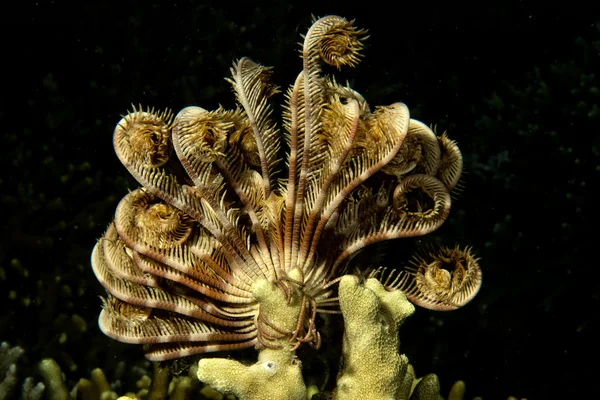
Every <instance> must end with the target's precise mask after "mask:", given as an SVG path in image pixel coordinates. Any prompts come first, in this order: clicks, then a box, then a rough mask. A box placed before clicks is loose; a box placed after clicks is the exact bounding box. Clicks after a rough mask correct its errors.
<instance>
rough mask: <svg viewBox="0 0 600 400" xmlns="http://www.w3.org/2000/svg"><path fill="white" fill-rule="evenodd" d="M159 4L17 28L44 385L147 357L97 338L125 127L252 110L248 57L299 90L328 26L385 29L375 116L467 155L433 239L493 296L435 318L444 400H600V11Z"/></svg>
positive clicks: (412, 336)
mask: <svg viewBox="0 0 600 400" xmlns="http://www.w3.org/2000/svg"><path fill="white" fill-rule="evenodd" d="M150 3H151V2H141V1H135V2H126V3H121V4H118V3H111V2H87V3H86V4H85V5H84V4H80V5H77V6H72V5H68V4H67V3H66V2H61V1H54V2H51V1H40V2H36V3H34V2H30V3H24V4H25V5H23V4H21V5H19V6H18V7H21V8H20V9H19V10H18V12H17V11H15V12H14V13H13V14H9V13H6V14H5V21H4V22H3V24H2V27H1V28H0V29H1V30H2V31H1V33H2V38H3V40H2V47H3V48H2V61H1V64H2V66H3V73H2V75H1V76H2V82H3V84H2V86H3V88H2V89H1V91H0V101H1V104H0V105H1V107H0V122H1V125H0V126H1V138H2V139H1V141H0V167H1V168H2V169H1V171H2V173H1V175H0V206H1V208H2V223H1V224H0V227H1V228H2V230H1V241H0V304H1V308H0V340H6V341H9V342H10V343H11V344H19V345H21V346H23V347H24V348H25V349H26V352H27V355H28V359H27V360H26V361H25V362H24V365H23V367H22V369H23V373H26V372H27V373H31V374H33V373H35V371H34V369H33V368H32V367H31V366H33V365H34V363H35V362H36V361H37V360H39V359H41V358H42V357H54V358H55V359H56V360H57V361H58V362H59V364H60V365H61V367H62V368H63V371H64V372H65V373H66V377H67V379H68V380H69V382H75V381H76V380H77V379H78V378H79V377H81V376H87V375H89V371H90V370H91V368H94V367H97V366H99V367H102V368H104V369H105V370H106V371H107V374H108V375H110V373H111V368H114V364H115V361H116V360H121V359H125V360H137V359H140V358H141V355H142V352H141V347H139V346H125V345H120V344H118V343H116V342H114V341H112V340H110V339H108V338H105V337H104V336H103V335H102V334H101V333H100V332H99V330H98V329H97V326H96V318H97V315H98V312H99V309H100V300H99V298H98V296H99V295H101V294H102V293H103V290H102V288H101V287H100V285H99V284H98V283H97V282H96V279H95V277H94V276H93V274H92V271H91V268H90V266H89V254H90V251H91V249H92V247H93V245H94V243H95V240H96V239H97V238H98V237H100V235H101V234H102V233H103V231H104V229H105V228H106V226H107V224H108V223H109V221H110V220H111V218H112V214H113V212H114V208H115V206H116V204H117V202H118V200H119V199H120V198H121V197H122V196H123V195H124V194H126V193H127V190H128V189H133V188H135V187H137V184H136V183H135V182H134V181H133V179H132V178H130V177H129V175H128V173H127V171H126V170H125V169H124V168H123V167H122V166H121V165H120V163H119V161H118V160H117V158H116V156H115V155H114V152H113V149H112V143H111V138H112V130H113V128H114V125H115V124H116V122H117V121H118V120H119V118H120V114H123V113H125V112H127V110H128V109H130V105H131V104H132V103H134V104H138V103H141V104H143V105H148V106H155V107H158V108H161V109H162V108H171V109H173V110H179V109H181V108H183V107H184V106H187V105H192V104H195V105H200V106H202V107H204V108H207V109H214V108H216V107H217V106H218V105H219V104H223V105H224V106H225V107H233V105H234V100H233V95H232V94H231V91H230V88H229V86H228V84H227V83H226V82H225V81H224V80H223V78H224V77H225V76H226V75H227V74H228V70H229V66H230V65H231V62H232V61H233V60H235V59H237V58H239V57H241V56H249V57H251V58H252V59H254V60H255V61H257V62H260V63H262V64H264V65H272V66H274V67H275V76H274V79H275V81H276V83H278V84H279V85H280V86H282V87H284V88H285V87H287V85H289V84H291V83H292V82H293V80H294V78H295V76H296V74H297V73H298V72H299V70H300V69H301V60H300V58H299V52H298V50H299V46H298V45H297V42H299V40H300V37H299V35H300V34H301V33H305V32H306V30H307V28H308V27H309V26H310V22H311V14H314V15H316V16H323V15H327V14H338V15H341V16H344V17H346V18H349V19H352V18H355V19H356V24H357V25H358V26H359V27H361V28H365V29H368V30H369V33H370V35H371V37H370V39H369V40H368V42H367V43H368V45H367V47H366V49H365V52H364V53H365V58H364V61H363V62H362V63H361V64H359V66H358V67H357V68H356V69H355V70H352V71H341V73H339V74H337V77H338V80H339V81H342V82H344V81H345V80H348V81H349V82H350V83H351V85H352V87H353V88H355V89H356V90H358V91H359V92H360V93H362V94H363V96H364V97H365V98H366V100H367V101H368V102H369V103H370V104H371V105H380V104H382V105H383V104H389V103H392V102H396V101H402V102H404V103H406V104H407V105H408V107H409V109H410V110H411V116H412V117H413V118H417V119H420V120H422V121H424V122H425V123H437V126H438V129H439V130H442V131H443V130H447V131H448V132H449V134H450V135H451V137H452V138H453V139H455V140H457V141H458V143H459V146H460V148H461V150H462V152H463V156H464V158H465V175H464V184H465V189H464V191H463V193H462V195H461V196H460V197H459V199H458V200H457V201H456V202H455V204H454V205H453V209H452V212H451V217H450V218H449V220H448V221H447V222H446V223H445V225H444V226H443V227H442V228H441V229H440V230H439V231H437V232H436V233H434V234H433V235H432V237H433V240H435V241H438V242H440V243H444V244H450V245H452V244H454V243H455V242H458V243H461V244H463V245H471V246H473V248H474V251H475V252H476V253H477V254H478V255H479V256H480V257H481V258H482V260H481V266H482V268H483V273H484V284H483V288H482V290H481V293H480V294H479V295H478V297H477V298H476V299H475V300H474V301H473V302H472V303H471V304H469V305H468V306H466V307H464V308H463V309H460V310H458V311H454V312H451V313H438V312H430V311H426V310H422V309H420V310H418V311H417V313H416V314H415V316H414V317H412V318H411V320H410V321H409V322H408V323H407V324H406V325H405V327H404V328H403V329H402V334H401V338H402V347H401V351H403V352H406V353H407V355H408V356H409V358H410V360H411V362H412V363H413V364H414V365H415V367H416V369H417V372H418V373H419V374H425V373H428V372H435V373H437V374H438V375H439V376H440V379H441V382H442V386H443V388H444V391H447V390H448V388H449V386H450V385H451V383H452V382H453V381H455V380H457V379H463V380H466V382H467V385H468V394H469V396H468V397H469V398H470V397H473V396H475V395H481V396H483V397H484V398H485V399H499V398H506V397H507V396H508V395H514V396H519V397H527V398H529V399H550V398H584V397H583V395H584V393H585V394H587V395H589V396H590V397H585V398H598V393H599V392H600V391H599V389H598V387H597V384H596V381H595V380H594V379H593V377H594V376H595V375H596V374H597V372H598V368H597V366H595V367H594V366H589V365H588V363H592V365H593V364H595V363H597V360H598V358H597V357H598V355H599V354H598V353H599V352H598V344H597V343H598V342H597V336H598V333H599V332H598V306H599V305H600V302H599V300H598V296H599V289H600V284H599V283H598V280H597V275H598V274H597V272H596V270H597V268H598V257H594V255H595V251H597V246H598V244H597V236H598V235H597V226H598V225H597V224H598V212H597V209H598V197H597V196H596V195H595V194H594V193H595V192H596V189H594V187H595V186H597V184H598V178H599V175H600V157H599V151H600V139H599V138H600V136H599V127H600V124H599V121H600V78H599V77H598V73H599V72H600V14H599V13H598V10H597V8H594V7H592V6H583V5H581V6H580V5H579V4H578V3H573V2H569V3H561V4H560V5H557V6H551V5H543V4H542V3H534V2H510V3H506V2H503V3H499V2H498V3H489V4H485V5H482V4H480V5H471V6H468V7H467V6H466V5H461V4H457V3H455V2H433V3H432V2H419V3H416V4H403V3H402V2H393V3H383V2H366V3H361V4H360V5H357V6H349V5H347V4H344V5H342V6H339V7H336V6H333V5H325V4H324V3H325V2H321V3H315V4H312V3H308V2H303V3H299V4H293V5H292V4H291V3H286V2H277V1H263V2H259V3H251V2H246V3H244V4H243V5H242V6H233V5H231V4H229V3H225V2H217V1H203V2H192V1H180V2H175V3H173V4H167V2H163V3H156V4H150ZM326 72H335V71H332V70H327V71H326ZM393 246H399V247H401V246H402V243H401V242H396V243H394V244H393ZM390 254H392V255H389V256H388V258H387V260H385V262H388V263H390V264H391V265H393V264H394V263H397V262H399V261H398V260H397V259H396V258H395V257H394V255H393V254H394V253H393V252H390ZM74 316H75V317H74ZM591 393H595V395H592V394H591ZM575 394H577V395H579V396H581V397H577V396H576V395H575Z"/></svg>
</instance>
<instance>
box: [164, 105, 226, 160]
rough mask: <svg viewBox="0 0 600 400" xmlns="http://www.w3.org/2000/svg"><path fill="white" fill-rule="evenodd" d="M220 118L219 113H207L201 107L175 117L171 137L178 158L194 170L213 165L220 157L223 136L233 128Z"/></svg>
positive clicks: (223, 149)
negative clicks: (173, 139)
mask: <svg viewBox="0 0 600 400" xmlns="http://www.w3.org/2000/svg"><path fill="white" fill-rule="evenodd" d="M223 114H224V112H222V111H221V110H217V111H214V112H209V111H206V110H205V109H203V108H201V107H186V108H184V109H183V110H181V111H180V112H179V114H177V116H176V117H175V121H174V123H173V136H174V138H175V142H176V143H175V149H176V150H177V153H178V154H179V155H180V158H182V159H186V160H188V162H190V164H191V165H192V166H195V165H197V164H198V163H209V162H213V161H215V160H216V159H217V158H218V157H220V156H222V155H223V151H225V146H226V145H227V132H228V131H229V130H230V129H231V128H232V127H233V123H232V122H230V121H227V120H226V119H225V118H224V115H223Z"/></svg>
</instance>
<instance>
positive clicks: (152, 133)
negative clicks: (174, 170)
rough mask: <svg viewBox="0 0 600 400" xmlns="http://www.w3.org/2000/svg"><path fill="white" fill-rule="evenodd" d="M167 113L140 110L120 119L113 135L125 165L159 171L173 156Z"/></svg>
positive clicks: (168, 113) (170, 114)
mask: <svg viewBox="0 0 600 400" xmlns="http://www.w3.org/2000/svg"><path fill="white" fill-rule="evenodd" d="M172 119H173V115H172V113H171V112H170V111H155V110H154V109H148V110H146V111H143V110H142V107H141V106H140V107H138V110H136V108H135V107H133V112H130V113H128V114H127V115H125V116H123V118H122V119H121V121H119V123H118V124H117V126H116V128H115V133H114V145H115V149H116V150H117V153H118V154H119V157H120V158H121V161H123V163H124V164H125V165H132V164H133V165H138V164H143V165H147V166H150V167H160V166H162V165H164V164H165V163H166V162H167V161H168V160H169V157H170V155H171V152H172V148H173V147H172V143H171V122H172Z"/></svg>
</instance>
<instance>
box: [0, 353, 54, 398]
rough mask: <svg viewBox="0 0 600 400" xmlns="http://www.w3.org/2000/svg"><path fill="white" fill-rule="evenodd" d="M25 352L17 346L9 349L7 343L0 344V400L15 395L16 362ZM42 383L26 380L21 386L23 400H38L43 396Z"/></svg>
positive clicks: (16, 383) (30, 379)
mask: <svg viewBox="0 0 600 400" xmlns="http://www.w3.org/2000/svg"><path fill="white" fill-rule="evenodd" d="M24 353H25V350H23V348H21V347H19V346H14V347H11V346H10V345H9V344H8V343H6V342H2V343H0V379H1V380H0V400H5V399H11V398H13V397H14V396H15V394H16V393H17V386H18V384H19V378H18V374H17V362H18V361H19V359H20V358H21V356H23V354H24ZM44 389H45V386H44V384H43V383H41V382H39V383H37V384H36V383H35V380H34V379H33V378H31V377H28V378H26V379H25V380H24V381H23V384H22V385H21V398H22V399H23V400H38V399H40V398H41V397H42V395H43V394H44Z"/></svg>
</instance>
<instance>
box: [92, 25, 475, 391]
mask: <svg viewBox="0 0 600 400" xmlns="http://www.w3.org/2000/svg"><path fill="white" fill-rule="evenodd" d="M365 37H366V33H365V32H364V31H362V30H359V29H356V28H355V27H354V25H353V22H352V21H347V20H345V19H343V18H341V17H337V16H327V17H324V18H321V19H319V20H316V21H314V23H313V25H312V26H311V28H310V29H309V31H308V33H307V34H306V35H305V36H304V43H303V47H302V62H303V69H302V71H301V72H300V73H299V74H298V76H297V78H296V81H295V82H294V84H293V85H292V86H291V87H290V88H289V89H288V90H287V91H286V94H285V101H284V105H283V124H282V126H279V125H278V124H277V123H276V122H275V121H274V120H273V119H272V113H273V108H272V105H271V103H270V101H271V100H272V99H273V98H274V96H275V95H277V94H278V92H279V89H278V87H276V86H275V85H274V84H273V83H272V82H271V81H270V75H271V69H270V68H267V67H264V66H261V65H259V64H257V63H255V62H254V61H252V60H250V59H249V58H242V59H240V60H239V61H237V62H236V63H234V65H233V67H232V68H231V77H230V78H229V79H228V82H229V83H230V84H231V86H232V88H233V91H234V93H235V97H236V100H237V108H236V109H234V110H227V109H224V108H222V107H219V108H218V109H217V110H214V111H207V110H205V109H203V108H201V107H196V106H191V107H186V108H184V109H183V110H181V111H180V112H179V113H178V114H177V115H175V116H173V114H172V113H171V112H170V111H156V110H154V109H152V108H148V109H146V110H144V109H143V108H142V107H141V106H140V107H137V108H136V107H134V109H133V110H132V111H131V112H129V113H128V114H127V115H125V116H124V117H123V118H122V120H121V121H120V122H119V123H118V124H117V127H116V128H115V132H114V147H115V151H116V153H117V155H118V157H119V159H120V160H121V162H122V163H123V165H124V166H125V167H126V168H127V169H128V170H129V172H130V173H131V174H132V175H133V176H134V177H135V179H136V180H137V181H138V182H139V183H140V184H141V185H142V187H141V188H139V189H136V190H134V191H132V192H130V193H129V194H127V195H126V196H125V197H124V198H123V199H122V200H121V202H120V203H119V205H118V207H117V210H116V213H115V219H114V221H113V223H111V224H110V226H109V228H108V230H107V231H106V233H105V234H104V235H103V237H102V238H101V239H100V240H99V241H98V243H97V245H96V246H95V248H94V251H93V254H92V267H93V270H94V273H95V275H96V277H97V278H98V280H99V281H100V283H102V285H103V286H104V287H105V288H106V290H107V292H108V295H107V297H106V298H105V299H104V305H103V309H102V312H101V314H100V318H99V325H100V328H101V330H102V331H103V332H104V333H105V334H107V335H108V336H110V337H113V338H114V339H116V340H119V341H121V342H126V343H138V344H144V345H145V346H144V349H145V354H146V357H147V358H148V359H149V360H153V361H164V360H172V359H178V358H181V357H185V356H191V355H198V354H205V353H212V352H217V351H230V350H236V349H244V348H250V347H254V348H256V349H257V350H259V356H258V362H257V363H256V364H255V365H253V366H249V367H248V366H245V365H243V364H241V363H239V362H238V361H235V360H231V359H219V358H203V359H201V360H200V362H199V364H198V378H199V379H200V380H201V381H203V382H206V383H208V384H210V385H211V386H213V387H214V388H215V389H217V390H219V391H222V392H224V393H232V394H235V395H237V396H239V397H240V398H243V399H261V398H265V399H267V398H269V399H277V398H281V399H296V398H297V399H301V398H306V396H307V388H306V385H305V383H304V380H303V377H302V367H301V366H302V363H301V360H300V359H299V358H298V356H297V355H296V351H297V350H298V349H299V348H300V347H302V346H304V345H310V346H311V347H314V348H316V349H319V348H321V347H322V346H323V345H324V343H323V337H322V334H321V328H320V325H321V324H322V323H324V321H323V320H324V319H325V317H323V315H324V316H327V315H330V314H340V313H341V314H342V315H343V317H344V341H343V349H342V360H343V361H342V367H341V370H340V373H339V375H338V379H337V387H336V388H335V389H334V390H333V391H332V396H333V397H334V398H344V399H349V398H359V397H365V396H368V398H408V397H409V396H411V397H410V398H414V399H425V398H431V399H437V398H438V395H439V383H438V381H437V377H435V376H434V375H430V376H428V377H426V378H425V379H422V380H420V381H419V383H418V384H416V385H413V382H414V378H415V377H414V376H413V374H411V373H410V372H409V369H408V360H407V358H406V357H405V356H403V355H400V354H398V353H397V349H398V346H399V340H398V329H399V327H400V325H401V324H402V322H403V321H404V320H405V318H406V317H408V316H409V315H411V314H412V313H413V311H414V306H413V305H412V304H411V302H412V303H414V304H416V305H419V306H422V307H427V308H430V309H433V310H453V309H456V308H458V307H461V306H462V305H464V304H466V303H467V302H469V301H470V300H471V299H472V298H473V297H474V296H475V295H476V294H477V292H478V290H479V288H480V285H481V270H480V268H479V265H478V260H477V258H476V257H475V256H474V255H473V254H472V253H471V250H470V249H469V248H461V247H459V246H455V247H445V246H442V247H440V248H439V249H431V250H428V251H423V252H421V253H419V254H418V255H416V256H415V257H414V258H413V259H412V260H411V261H410V264H408V263H404V262H398V265H393V266H382V267H378V268H371V269H367V270H363V271H361V272H360V273H359V276H357V275H347V273H348V264H349V262H350V260H351V259H352V258H353V256H355V255H356V254H357V253H358V252H359V251H360V250H362V249H363V248H365V247H366V246H368V245H371V244H373V243H377V242H381V241H387V240H391V239H401V238H409V237H416V236H422V235H426V234H428V233H431V232H433V231H435V230H436V229H437V228H439V227H440V226H441V225H442V223H443V222H444V221H445V220H446V218H447V217H448V214H449V211H450V204H451V193H452V192H453V191H455V190H456V188H457V184H458V183H459V179H460V175H461V172H462V156H461V154H460V151H459V149H458V146H457V145H456V143H455V142H453V141H452V140H450V139H449V138H448V136H447V135H446V134H443V135H437V134H436V133H435V131H434V130H432V129H431V128H429V127H428V126H427V125H425V124H423V123H422V122H420V121H417V120H414V119H411V118H410V115H409V111H408V108H407V106H406V105H404V104H402V103H394V104H392V105H389V106H380V107H375V108H374V109H373V110H371V107H370V106H369V105H368V103H367V102H366V100H365V99H364V98H363V97H362V96H361V95H360V94H359V93H358V92H356V91H354V90H353V89H351V88H350V87H348V86H343V85H340V84H338V83H337V82H336V81H335V79H334V78H332V77H329V76H327V75H324V74H323V73H322V67H321V63H325V64H328V65H331V66H334V67H336V68H341V67H346V66H348V67H353V66H355V65H356V64H357V63H358V61H359V59H360V56H361V49H362V46H363V41H364V39H365ZM282 131H283V132H282ZM283 138H285V141H283V140H282V139H283ZM282 142H284V143H282ZM283 154H285V157H283ZM282 157H283V159H282ZM404 264H406V265H404Z"/></svg>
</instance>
